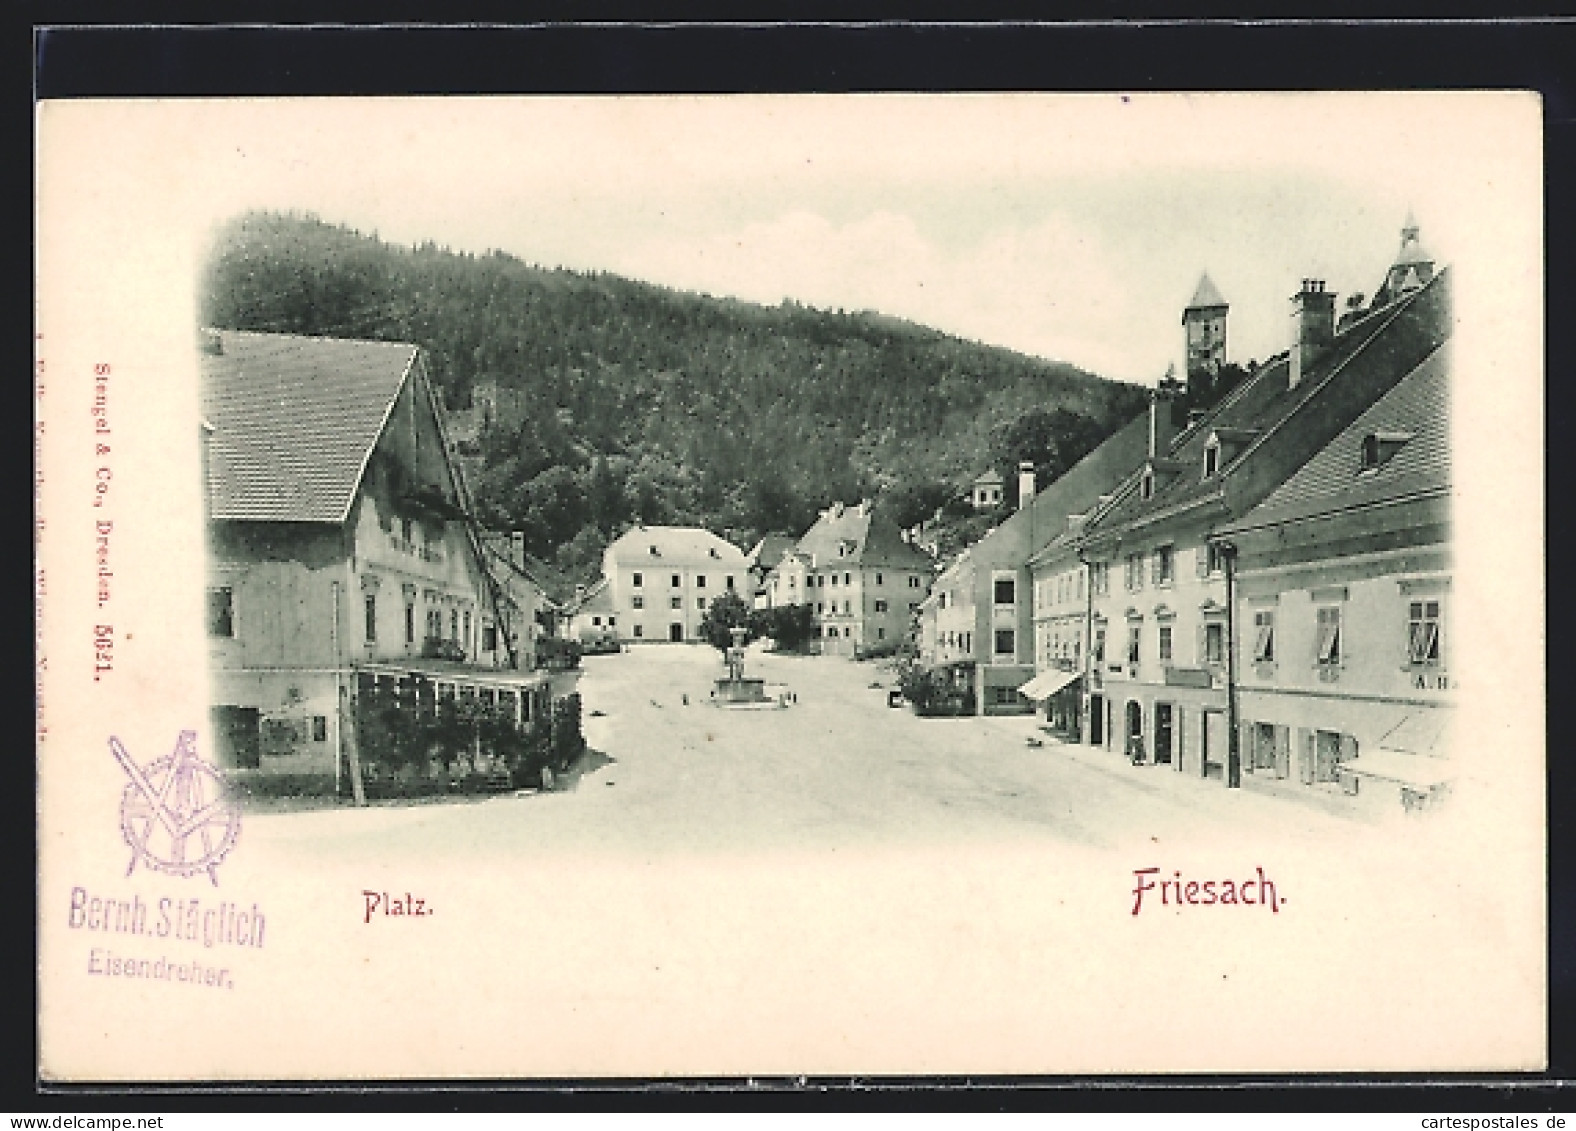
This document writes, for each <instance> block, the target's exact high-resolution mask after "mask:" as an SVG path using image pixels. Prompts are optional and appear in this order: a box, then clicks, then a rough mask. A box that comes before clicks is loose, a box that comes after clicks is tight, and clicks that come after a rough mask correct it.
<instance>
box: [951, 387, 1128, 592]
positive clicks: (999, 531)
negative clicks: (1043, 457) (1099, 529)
mask: <svg viewBox="0 0 1576 1131" xmlns="http://www.w3.org/2000/svg"><path fill="white" fill-rule="evenodd" d="M1148 454H1149V413H1148V412H1147V411H1145V412H1143V413H1140V414H1139V415H1138V416H1135V417H1134V418H1133V419H1132V420H1130V421H1128V422H1127V423H1126V424H1125V425H1123V426H1122V427H1121V428H1120V429H1118V430H1117V431H1116V432H1115V433H1114V434H1113V435H1112V436H1110V437H1109V438H1108V439H1106V441H1105V442H1104V443H1102V444H1101V445H1100V446H1099V447H1098V448H1096V449H1095V450H1094V451H1092V452H1090V453H1089V454H1088V455H1086V456H1084V458H1083V459H1081V460H1079V461H1078V462H1077V463H1075V464H1073V466H1072V467H1070V468H1068V469H1067V471H1066V472H1065V473H1064V474H1063V475H1061V476H1060V477H1059V478H1058V479H1056V480H1055V481H1054V482H1053V483H1051V484H1050V485H1049V486H1047V487H1045V488H1044V489H1043V490H1041V491H1040V492H1039V493H1037V494H1036V495H1035V496H1034V499H1033V501H1032V502H1030V503H1029V505H1028V506H1026V507H1020V508H1018V510H1017V511H1016V512H1014V513H1013V515H1012V517H1011V518H1009V519H1007V521H1006V522H1003V523H1002V524H1001V525H1000V526H998V527H997V528H996V529H995V530H993V531H991V532H990V533H989V534H987V535H986V536H985V537H984V538H982V539H980V540H979V541H978V542H976V543H975V544H974V550H975V551H977V552H978V553H979V554H980V556H981V558H982V559H984V558H989V559H990V560H992V561H993V562H996V561H1000V560H1001V559H999V558H996V557H994V556H992V551H993V550H995V549H996V547H997V546H1001V547H1002V548H1003V549H1006V547H1008V546H1011V545H1013V544H1014V543H1015V542H1017V541H1023V540H1026V539H1027V537H1028V532H1029V531H1030V530H1033V531H1034V535H1035V537H1034V541H1035V545H1032V546H1023V547H1021V548H1020V549H1019V550H1017V552H1016V555H1015V556H1016V558H1017V560H1016V561H1015V562H1013V563H1011V564H1014V565H1023V564H1025V563H1026V562H1027V561H1028V559H1029V557H1030V555H1032V554H1033V553H1035V551H1037V550H1039V549H1041V548H1043V547H1044V546H1045V545H1046V544H1047V543H1048V542H1049V541H1050V540H1051V539H1052V538H1053V537H1056V536H1059V535H1060V534H1062V533H1063V532H1064V531H1065V530H1066V529H1067V519H1068V518H1069V517H1070V516H1072V515H1075V514H1083V513H1084V512H1085V511H1087V510H1088V509H1089V508H1090V507H1092V506H1094V505H1095V503H1097V502H1098V501H1099V499H1100V496H1101V495H1103V494H1104V493H1106V492H1107V491H1111V490H1113V489H1114V488H1115V487H1116V485H1117V484H1119V483H1121V481H1122V480H1123V478H1124V477H1125V476H1126V475H1127V474H1128V473H1129V472H1131V471H1132V470H1133V469H1134V468H1135V467H1137V466H1138V465H1139V464H1141V463H1142V462H1143V460H1144V457H1145V456H1146V455H1148Z"/></svg>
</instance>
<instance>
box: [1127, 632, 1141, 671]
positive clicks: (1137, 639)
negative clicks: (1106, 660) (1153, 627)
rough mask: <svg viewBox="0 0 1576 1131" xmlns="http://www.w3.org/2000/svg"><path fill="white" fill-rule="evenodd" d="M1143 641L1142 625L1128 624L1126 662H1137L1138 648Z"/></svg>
mask: <svg viewBox="0 0 1576 1131" xmlns="http://www.w3.org/2000/svg"><path fill="white" fill-rule="evenodd" d="M1143 642H1144V626H1143V625H1141V624H1130V625H1128V626H1127V662H1128V663H1130V664H1136V663H1138V655H1139V648H1140V647H1142V645H1143Z"/></svg>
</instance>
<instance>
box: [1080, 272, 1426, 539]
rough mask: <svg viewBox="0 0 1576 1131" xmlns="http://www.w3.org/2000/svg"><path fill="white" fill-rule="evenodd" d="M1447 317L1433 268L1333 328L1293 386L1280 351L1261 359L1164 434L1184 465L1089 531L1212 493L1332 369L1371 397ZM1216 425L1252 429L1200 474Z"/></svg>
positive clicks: (1411, 363) (1406, 367)
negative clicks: (1201, 414) (1415, 287)
mask: <svg viewBox="0 0 1576 1131" xmlns="http://www.w3.org/2000/svg"><path fill="white" fill-rule="evenodd" d="M1449 317H1450V316H1449V272H1448V271H1441V272H1440V273H1439V275H1437V276H1436V277H1435V278H1434V280H1433V281H1432V282H1431V283H1430V284H1429V285H1428V286H1426V287H1424V288H1423V289H1422V290H1420V291H1418V292H1416V293H1415V294H1413V295H1411V296H1409V297H1408V298H1406V299H1403V300H1402V301H1400V302H1396V303H1394V304H1392V305H1390V306H1388V307H1386V308H1385V309H1383V310H1380V311H1377V312H1375V313H1372V314H1370V315H1369V316H1367V317H1365V318H1363V319H1360V320H1359V321H1357V322H1355V323H1353V324H1352V325H1350V326H1349V327H1347V328H1346V329H1344V330H1342V331H1341V332H1340V333H1339V334H1337V335H1336V337H1335V339H1334V340H1333V342H1332V343H1331V344H1330V346H1329V347H1328V348H1327V349H1326V350H1325V351H1324V353H1323V355H1322V356H1320V357H1318V358H1317V359H1316V360H1315V361H1314V362H1313V363H1312V364H1311V365H1310V366H1309V367H1308V368H1307V370H1306V371H1305V372H1304V374H1303V378H1302V380H1301V381H1300V382H1299V383H1298V385H1297V386H1296V388H1291V387H1289V386H1288V372H1289V361H1288V359H1287V357H1286V356H1284V355H1283V356H1280V357H1278V358H1275V359H1273V360H1272V361H1270V362H1268V363H1266V364H1265V365H1263V366H1261V367H1260V368H1259V369H1258V370H1257V371H1255V372H1254V373H1253V374H1252V375H1251V376H1250V377H1248V378H1247V379H1246V380H1245V381H1243V383H1242V384H1241V385H1239V386H1238V387H1237V388H1235V389H1233V390H1232V391H1231V392H1230V393H1228V394H1227V395H1226V397H1225V399H1223V400H1222V401H1221V403H1220V404H1219V405H1217V406H1216V407H1215V408H1214V409H1213V410H1212V411H1211V413H1210V414H1209V415H1208V416H1206V417H1205V418H1204V419H1203V420H1202V421H1200V422H1199V423H1198V424H1196V425H1194V426H1193V427H1190V428H1188V429H1186V430H1185V431H1183V432H1182V433H1181V434H1180V435H1179V436H1177V437H1176V439H1175V440H1174V441H1173V442H1172V444H1171V448H1170V452H1169V457H1168V458H1169V459H1170V460H1173V461H1177V462H1178V463H1179V464H1180V465H1182V467H1183V468H1184V470H1182V471H1181V472H1179V473H1177V474H1175V475H1172V476H1159V477H1157V481H1156V483H1155V487H1154V492H1153V494H1152V495H1151V496H1150V497H1149V498H1148V499H1144V498H1142V497H1141V495H1140V494H1139V492H1138V491H1136V490H1127V489H1124V491H1123V492H1121V494H1120V497H1119V498H1118V500H1117V501H1116V502H1115V503H1114V504H1113V505H1112V506H1111V507H1110V508H1109V509H1108V510H1106V511H1105V512H1104V513H1103V514H1102V515H1100V516H1098V517H1097V518H1096V519H1095V520H1094V522H1093V523H1091V526H1090V529H1089V533H1090V536H1091V537H1092V538H1099V536H1100V535H1101V534H1102V533H1104V532H1107V531H1112V530H1116V529H1120V528H1122V527H1124V526H1128V525H1131V524H1135V523H1142V522H1144V521H1146V520H1148V519H1152V518H1157V517H1159V516H1160V515H1161V514H1162V513H1164V512H1169V511H1175V510H1182V509H1186V508H1187V507H1189V506H1190V505H1193V504H1197V503H1201V502H1203V501H1204V500H1207V499H1210V498H1212V497H1219V496H1220V493H1221V490H1222V484H1223V482H1224V481H1225V480H1228V479H1230V477H1231V476H1232V474H1233V473H1234V471H1236V470H1237V469H1238V468H1240V467H1242V466H1243V465H1244V463H1245V462H1246V461H1247V459H1248V457H1249V456H1251V455H1252V453H1254V452H1255V451H1256V450H1258V449H1259V448H1260V446H1261V445H1264V444H1267V443H1275V442H1277V437H1278V436H1279V435H1280V432H1281V430H1282V429H1283V428H1284V427H1285V426H1287V424H1288V422H1289V421H1291V420H1292V419H1293V418H1294V417H1296V418H1297V419H1299V420H1301V419H1303V418H1304V417H1307V416H1308V414H1301V415H1299V414H1298V410H1299V409H1301V408H1302V407H1303V406H1304V405H1305V404H1307V403H1308V402H1309V401H1311V400H1312V399H1313V398H1314V397H1315V396H1316V395H1317V394H1318V393H1319V392H1320V391H1321V389H1323V388H1324V387H1325V385H1326V383H1327V382H1328V381H1330V380H1332V379H1334V378H1336V377H1339V379H1340V380H1341V382H1342V383H1343V386H1345V387H1348V388H1352V389H1361V390H1371V396H1372V399H1374V400H1377V399H1378V398H1379V397H1380V396H1382V395H1383V393H1384V392H1385V391H1387V390H1388V389H1389V388H1391V387H1393V386H1394V385H1395V384H1396V383H1397V382H1398V381H1399V380H1400V379H1401V377H1403V376H1405V375H1406V374H1407V373H1408V372H1410V371H1411V370H1412V369H1413V368H1415V367H1416V365H1417V364H1418V363H1419V362H1420V361H1421V360H1422V359H1423V358H1425V357H1427V356H1428V355H1429V354H1430V353H1432V352H1433V351H1434V350H1435V349H1436V348H1437V347H1438V345H1439V343H1440V342H1441V341H1443V340H1444V339H1446V338H1448V336H1449V333H1450V330H1449ZM1315 408H1316V409H1317V406H1315ZM1217 429H1218V430H1222V431H1226V430H1250V431H1255V432H1257V433H1258V435H1257V437H1256V438H1255V439H1253V440H1252V441H1251V442H1249V443H1248V444H1247V445H1246V446H1245V447H1244V448H1243V449H1242V450H1241V451H1239V452H1238V453H1236V454H1235V455H1230V454H1228V455H1227V457H1226V462H1225V464H1224V466H1223V467H1222V469H1221V472H1220V474H1218V475H1216V476H1214V477H1211V478H1209V479H1205V478H1204V477H1203V467H1204V447H1205V444H1206V443H1207V442H1208V440H1209V436H1210V434H1211V433H1212V432H1214V431H1216V430H1217ZM1140 462H1142V461H1140ZM1134 478H1135V480H1136V476H1135V477H1134ZM1127 486H1128V487H1130V486H1131V484H1129V485H1127ZM1257 501H1259V500H1253V502H1257Z"/></svg>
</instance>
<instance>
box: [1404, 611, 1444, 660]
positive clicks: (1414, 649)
mask: <svg viewBox="0 0 1576 1131" xmlns="http://www.w3.org/2000/svg"><path fill="white" fill-rule="evenodd" d="M1406 636H1407V643H1406V651H1407V658H1408V659H1409V660H1411V662H1412V663H1414V664H1437V663H1439V602H1438V601H1412V602H1410V604H1409V607H1408V609H1407V631H1406Z"/></svg>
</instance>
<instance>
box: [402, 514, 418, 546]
mask: <svg viewBox="0 0 1576 1131" xmlns="http://www.w3.org/2000/svg"><path fill="white" fill-rule="evenodd" d="M399 533H400V538H402V539H403V540H404V542H405V545H406V546H409V545H410V544H411V543H412V542H414V541H415V540H416V539H415V533H416V532H415V531H414V530H412V529H411V523H410V519H408V518H402V519H400V520H399Z"/></svg>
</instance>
